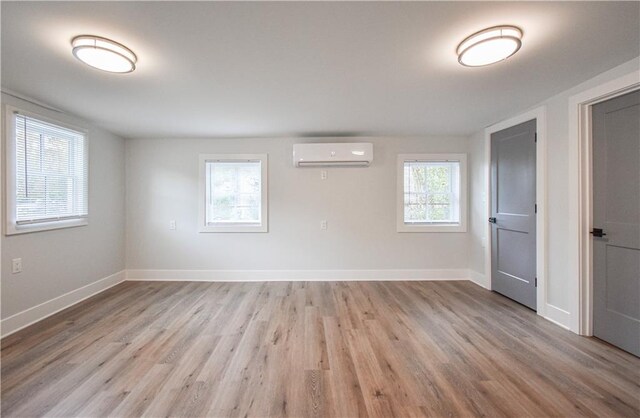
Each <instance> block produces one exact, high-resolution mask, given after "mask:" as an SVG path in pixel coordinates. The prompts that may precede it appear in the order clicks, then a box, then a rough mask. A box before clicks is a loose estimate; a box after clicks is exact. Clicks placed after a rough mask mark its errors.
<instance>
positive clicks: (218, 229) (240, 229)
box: [198, 224, 269, 233]
mask: <svg viewBox="0 0 640 418" xmlns="http://www.w3.org/2000/svg"><path fill="white" fill-rule="evenodd" d="M198 232H200V233H208V232H213V233H229V232H231V233H247V232H249V233H250V232H258V233H259V232H269V231H268V228H267V225H266V224H264V225H238V224H234V225H207V226H201V227H200V229H199V230H198Z"/></svg>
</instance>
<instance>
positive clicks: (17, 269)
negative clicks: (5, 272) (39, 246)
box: [11, 258, 22, 274]
mask: <svg viewBox="0 0 640 418" xmlns="http://www.w3.org/2000/svg"><path fill="white" fill-rule="evenodd" d="M11 272H12V273H13V274H16V273H22V258H14V259H13V260H11Z"/></svg>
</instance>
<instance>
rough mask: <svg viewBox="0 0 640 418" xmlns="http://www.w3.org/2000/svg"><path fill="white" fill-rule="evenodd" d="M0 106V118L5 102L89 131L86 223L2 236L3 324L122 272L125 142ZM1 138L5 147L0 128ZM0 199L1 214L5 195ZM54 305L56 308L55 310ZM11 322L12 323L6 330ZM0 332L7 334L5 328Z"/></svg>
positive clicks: (76, 121)
mask: <svg viewBox="0 0 640 418" xmlns="http://www.w3.org/2000/svg"><path fill="white" fill-rule="evenodd" d="M2 103H3V106H2V114H3V116H4V112H5V108H4V105H5V104H8V105H11V106H15V107H17V108H20V109H23V110H28V111H31V112H35V113H38V114H40V115H42V116H45V117H49V118H52V119H54V120H60V121H62V122H67V123H71V124H74V125H76V126H81V127H85V128H88V130H89V225H87V226H82V227H76V228H67V229H58V230H52V231H43V232H33V233H28V234H20V235H11V236H5V235H4V234H2V247H1V248H2V312H1V313H2V319H3V326H6V323H5V322H4V320H5V319H7V318H8V317H11V316H12V315H15V314H18V313H20V312H23V311H26V310H28V309H30V308H34V307H35V306H37V305H40V304H42V303H45V302H48V301H51V300H52V299H55V298H58V297H60V296H62V295H64V294H65V293H67V292H71V291H75V290H77V289H79V288H82V287H83V286H87V285H89V284H91V283H94V282H96V281H97V280H100V279H103V278H105V277H107V276H110V275H113V274H114V273H118V272H120V271H122V270H124V268H125V253H124V226H125V223H124V222H125V208H124V201H125V200H124V193H125V187H124V178H125V163H124V161H125V158H124V153H125V145H124V139H122V138H120V137H117V136H114V135H112V134H110V133H108V132H106V131H104V130H101V129H98V128H96V127H93V126H91V125H88V124H87V123H85V122H84V121H82V120H79V119H76V118H73V117H71V116H68V115H62V114H59V113H56V112H52V111H49V110H46V109H44V108H41V107H40V106H36V105H33V104H31V103H28V102H25V101H23V100H19V99H16V98H14V97H11V96H8V95H5V94H3V95H2ZM2 137H3V148H4V141H5V140H6V138H5V137H6V135H5V132H4V129H3V132H2ZM3 156H4V153H3ZM3 166H4V164H3ZM3 181H4V176H3ZM2 196H3V198H2V199H3V200H2V210H3V211H4V210H5V209H6V208H5V201H4V194H3V195H2ZM3 222H4V217H3ZM3 230H4V226H3ZM18 257H20V258H22V266H23V272H22V273H19V274H11V259H13V258H18ZM64 301H66V302H69V301H70V300H69V299H68V298H67V299H65V300H64ZM64 301H61V302H60V303H62V302H64ZM50 306H53V305H50ZM56 306H57V308H56V309H59V307H60V306H59V305H56ZM46 313H50V312H46V309H45V311H42V312H41V314H46ZM29 317H30V318H31V317H33V315H32V316H29ZM18 322H20V321H18ZM16 324H17V323H15V324H14V323H12V326H11V327H13V326H14V325H16ZM18 326H20V325H18ZM9 331H11V330H9ZM3 333H6V332H5V330H4V329H3Z"/></svg>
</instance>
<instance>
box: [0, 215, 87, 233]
mask: <svg viewBox="0 0 640 418" xmlns="http://www.w3.org/2000/svg"><path fill="white" fill-rule="evenodd" d="M88 224H89V220H88V219H86V218H81V219H67V220H64V221H53V222H41V223H34V224H28V225H17V224H16V223H14V222H10V223H8V224H7V231H6V233H5V235H18V234H28V233H31V232H42V231H50V230H54V229H63V228H75V227H78V226H86V225H88Z"/></svg>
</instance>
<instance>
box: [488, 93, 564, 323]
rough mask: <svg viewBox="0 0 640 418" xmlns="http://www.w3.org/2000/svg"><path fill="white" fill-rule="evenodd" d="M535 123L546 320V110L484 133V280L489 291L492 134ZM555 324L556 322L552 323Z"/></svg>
mask: <svg viewBox="0 0 640 418" xmlns="http://www.w3.org/2000/svg"><path fill="white" fill-rule="evenodd" d="M531 119H535V120H536V132H537V133H538V142H537V144H536V204H537V205H538V216H537V218H536V277H537V278H538V288H537V292H536V305H537V306H536V310H537V312H538V315H541V316H544V317H546V316H547V293H546V288H547V286H546V284H547V109H546V106H540V107H537V108H535V109H533V110H530V111H528V112H526V113H523V114H521V115H518V116H515V117H513V118H510V119H507V120H504V121H502V122H498V123H496V124H495V125H491V126H489V127H488V128H486V129H485V130H484V138H485V155H486V158H487V164H486V173H485V191H486V193H485V196H486V216H485V222H486V226H485V242H486V245H485V252H484V258H485V264H484V265H485V268H484V272H485V277H486V278H487V279H486V281H487V283H488V284H489V288H491V225H490V224H489V222H488V218H489V214H490V213H491V134H492V133H494V132H498V131H501V130H503V129H507V128H510V127H512V126H515V125H518V124H521V123H523V122H527V121H529V120H531ZM554 322H556V321H554Z"/></svg>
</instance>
